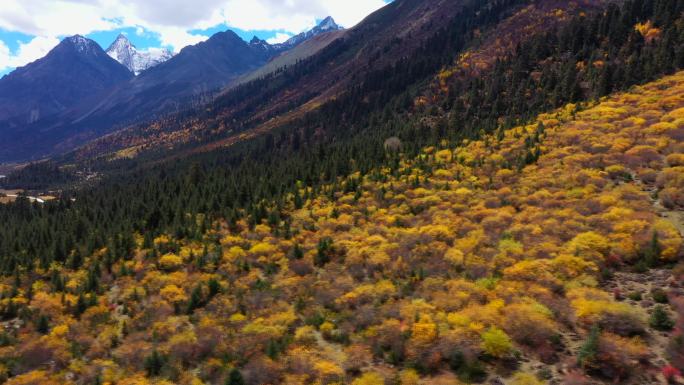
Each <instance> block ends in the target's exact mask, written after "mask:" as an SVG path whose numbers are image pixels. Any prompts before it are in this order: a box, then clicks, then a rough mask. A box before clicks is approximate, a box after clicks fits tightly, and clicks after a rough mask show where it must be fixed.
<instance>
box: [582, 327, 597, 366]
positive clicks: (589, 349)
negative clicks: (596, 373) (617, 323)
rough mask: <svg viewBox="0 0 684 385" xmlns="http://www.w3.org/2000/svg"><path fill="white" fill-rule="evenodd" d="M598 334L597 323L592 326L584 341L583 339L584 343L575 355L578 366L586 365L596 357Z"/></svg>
mask: <svg viewBox="0 0 684 385" xmlns="http://www.w3.org/2000/svg"><path fill="white" fill-rule="evenodd" d="M600 336H601V330H600V329H599V327H598V325H594V326H592V328H591V331H590V332H589V336H587V339H586V341H584V344H583V345H582V347H581V348H580V351H579V354H578V355H577V362H578V364H579V365H580V366H582V367H587V366H589V365H591V363H592V362H593V361H594V360H595V359H596V355H597V354H598V343H599V337H600Z"/></svg>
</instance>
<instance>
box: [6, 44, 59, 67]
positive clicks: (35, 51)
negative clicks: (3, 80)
mask: <svg viewBox="0 0 684 385" xmlns="http://www.w3.org/2000/svg"><path fill="white" fill-rule="evenodd" d="M0 43H1V44H0V70H5V69H7V68H15V67H21V66H23V65H26V64H28V63H30V62H32V61H35V60H37V59H40V58H41V57H43V56H45V55H47V53H48V52H50V50H51V49H53V48H54V47H55V46H57V44H59V39H57V38H54V37H41V36H38V37H34V38H33V39H32V40H31V41H29V42H28V43H20V44H19V48H18V49H17V50H16V52H14V53H10V51H9V48H8V47H7V45H5V43H3V42H2V41H0Z"/></svg>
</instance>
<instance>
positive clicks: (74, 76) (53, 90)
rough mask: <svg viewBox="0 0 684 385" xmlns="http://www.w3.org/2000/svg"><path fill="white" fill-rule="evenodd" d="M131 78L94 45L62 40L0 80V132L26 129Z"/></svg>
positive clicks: (86, 41) (79, 39)
mask: <svg viewBox="0 0 684 385" xmlns="http://www.w3.org/2000/svg"><path fill="white" fill-rule="evenodd" d="M131 78H133V74H131V73H130V72H129V71H128V70H126V68H124V67H122V66H121V65H120V64H119V63H117V62H116V61H115V60H113V59H112V58H110V57H109V56H108V55H107V54H106V53H105V52H104V51H103V50H102V48H100V46H99V45H97V43H95V42H94V41H92V40H90V39H86V38H84V37H82V36H73V37H70V38H67V39H64V40H63V41H62V42H61V43H60V44H59V45H58V46H57V47H55V48H54V49H52V50H51V51H50V53H48V54H47V56H45V57H44V58H42V59H40V60H37V61H35V62H33V63H31V64H29V65H27V66H25V67H22V68H18V69H17V70H15V71H14V72H12V73H10V74H9V75H6V76H4V77H3V78H2V79H0V130H1V131H2V133H3V134H4V133H7V132H11V131H13V130H15V129H21V128H23V127H27V126H29V125H30V124H33V123H35V122H38V121H40V120H41V119H44V118H46V117H48V116H51V115H54V114H56V113H60V112H63V111H65V110H66V109H68V108H69V107H71V106H73V105H75V104H76V103H78V102H80V101H82V100H83V99H85V98H89V97H92V96H94V95H96V94H97V93H99V92H102V91H104V90H106V89H109V88H111V87H113V86H115V85H117V84H120V83H122V82H125V81H127V80H130V79H131ZM2 136H3V137H5V136H4V135H2Z"/></svg>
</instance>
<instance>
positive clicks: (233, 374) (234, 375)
mask: <svg viewBox="0 0 684 385" xmlns="http://www.w3.org/2000/svg"><path fill="white" fill-rule="evenodd" d="M226 385H245V380H244V379H243V378H242V374H240V371H239V370H238V369H236V368H233V369H231V370H230V373H229V374H228V378H227V379H226Z"/></svg>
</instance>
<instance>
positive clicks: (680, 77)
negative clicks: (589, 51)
mask: <svg viewBox="0 0 684 385" xmlns="http://www.w3.org/2000/svg"><path fill="white" fill-rule="evenodd" d="M682 139H684V73H678V74H676V75H674V76H670V77H667V78H665V79H662V80H660V81H657V82H654V83H650V84H647V85H645V86H643V87H636V88H634V89H633V90H632V91H630V92H628V93H623V94H619V95H616V96H613V97H610V98H607V99H605V100H602V101H600V103H598V104H596V105H594V106H584V107H582V106H574V105H570V106H567V107H566V108H564V109H562V110H560V111H557V112H553V113H550V114H545V115H541V116H539V117H538V119H536V120H535V121H533V122H531V123H530V124H529V125H527V126H524V127H517V128H514V129H510V130H505V131H503V130H502V131H500V132H498V133H496V134H494V135H490V136H484V137H483V138H482V139H481V140H479V141H473V142H469V143H465V144H462V145H461V144H456V143H443V144H442V146H440V147H438V148H426V149H425V150H424V152H423V153H422V154H421V155H420V156H419V157H417V158H414V159H406V158H404V157H402V156H401V155H399V154H389V155H388V156H389V157H394V159H395V161H394V162H388V164H390V165H392V166H391V167H387V168H385V169H382V170H376V171H374V172H371V173H369V174H368V175H360V174H356V175H353V176H352V177H349V178H347V179H344V180H339V181H338V183H336V184H335V185H331V186H327V187H325V188H322V189H317V190H316V191H313V190H311V189H309V188H306V187H305V186H301V189H300V191H299V193H298V194H295V195H294V196H289V197H285V198H283V200H282V201H280V202H263V204H262V205H261V206H260V207H258V208H256V210H257V211H259V212H261V214H259V215H256V214H255V215H252V218H255V217H256V218H258V217H261V218H264V220H263V221H261V222H260V223H247V222H242V221H241V222H237V223H234V224H228V223H222V224H220V225H219V224H215V225H214V226H213V227H211V228H208V229H207V230H206V233H205V234H204V235H203V236H200V237H197V238H196V240H194V241H187V240H186V241H177V240H174V237H173V235H172V234H169V235H167V236H160V237H158V238H157V239H155V240H151V239H147V240H145V238H144V236H143V235H140V234H135V235H134V239H135V244H136V252H135V255H134V256H133V257H132V258H129V259H128V260H125V259H124V260H121V261H115V262H112V260H111V259H109V255H110V254H109V251H108V250H107V249H103V250H101V251H99V252H97V253H96V254H95V255H92V256H84V257H83V258H84V260H83V261H84V265H83V267H81V268H79V269H78V270H72V269H69V268H68V266H70V265H71V262H68V263H67V264H66V266H67V267H59V266H54V267H53V268H52V269H51V271H49V272H47V271H42V270H40V269H38V270H36V271H35V272H34V273H31V274H28V275H27V274H18V275H17V277H13V278H8V279H5V282H4V285H3V293H4V296H3V299H2V306H3V307H4V308H5V310H6V309H7V308H8V307H10V306H11V307H12V309H14V311H15V314H18V315H21V316H19V317H20V318H18V319H24V320H25V323H20V326H19V327H18V328H17V329H16V330H12V331H10V332H8V333H6V336H7V339H3V340H2V341H5V342H6V343H5V342H3V346H4V347H2V348H1V349H0V361H1V362H4V363H7V364H6V365H7V367H11V368H12V371H11V373H13V374H18V376H16V377H14V378H12V379H10V380H9V382H7V383H8V384H13V385H16V384H38V383H40V384H48V383H81V382H75V381H73V382H70V381H72V380H70V379H79V380H83V381H86V383H95V382H94V381H95V380H94V379H96V378H99V380H100V381H102V382H101V383H107V382H109V383H116V384H132V383H136V384H147V383H155V384H162V383H164V384H166V383H180V384H200V383H206V384H209V383H212V384H214V383H223V382H224V381H226V383H230V384H237V383H240V382H229V381H231V378H232V379H233V380H234V381H238V380H236V378H242V379H244V380H245V381H246V383H248V384H309V383H310V384H314V383H315V384H333V383H354V384H382V383H383V382H382V381H383V379H388V380H391V379H393V378H396V379H398V381H399V382H398V383H400V384H416V383H418V382H417V381H418V378H423V381H424V382H421V383H424V384H446V383H448V384H454V383H456V384H458V383H460V382H459V381H470V380H477V379H483V378H485V377H487V376H490V377H491V378H493V377H496V376H499V377H503V378H514V379H515V381H520V382H517V383H518V384H523V383H524V384H535V383H537V382H533V381H536V380H535V378H536V377H537V376H546V377H551V378H556V379H559V380H563V378H564V377H565V378H566V379H568V380H570V379H574V380H576V381H580V380H581V379H582V378H583V377H584V374H583V373H585V372H586V373H589V374H591V375H593V376H594V378H595V380H597V381H603V382H605V383H614V382H615V381H619V382H620V383H639V384H643V383H655V381H656V379H655V378H656V377H655V376H656V374H657V373H659V372H658V371H657V370H656V369H659V368H657V367H656V366H659V365H661V364H662V363H660V362H656V361H657V358H658V357H661V351H662V350H663V342H662V341H663V338H661V337H659V338H655V337H654V336H655V335H656V331H654V329H653V327H658V328H661V327H662V326H663V324H662V323H654V322H653V320H652V318H653V316H652V315H649V313H653V312H654V310H653V309H654V308H653V307H645V308H644V307H641V306H634V305H630V303H629V302H628V301H624V300H618V299H619V298H620V297H621V296H620V295H617V294H616V293H612V292H608V291H607V289H605V288H604V283H605V282H606V281H607V280H609V279H610V276H611V274H612V273H613V272H615V271H619V270H632V269H636V270H638V271H644V270H647V269H648V268H649V267H659V266H662V265H665V264H668V263H674V262H676V261H677V260H678V258H679V257H680V256H681V251H682V250H681V249H682V238H681V236H680V234H679V232H678V230H677V226H678V225H679V224H678V223H677V221H676V220H671V219H667V218H662V217H660V215H659V210H663V208H661V205H662V206H664V209H667V210H672V211H676V210H677V208H678V207H679V205H681V204H682V203H684V202H683V201H682V195H681V192H682V187H683V184H682V183H683V182H682V181H683V180H684V167H682V166H684V145H683V144H682ZM393 142H396V141H388V144H389V145H390V146H389V147H392V146H391V145H392V144H393ZM394 144H396V143H394ZM655 188H657V190H655ZM278 206H279V207H280V208H282V212H283V213H285V215H284V216H283V215H280V214H279V213H278V211H276V210H275V208H276V207H278ZM201 221H202V218H198V223H200V222H201ZM229 228H232V229H230V230H229ZM123 241H124V240H121V242H123ZM71 258H72V259H73V258H74V256H72V257H71ZM70 261H71V259H70ZM28 285H30V287H31V290H28V287H29V286H28ZM13 288H14V289H13ZM624 294H626V293H624ZM616 298H618V299H616ZM649 317H651V320H650V321H649ZM15 322H16V321H15ZM654 325H655V326H654ZM593 326H595V327H596V329H594V330H595V331H594V332H593V333H590V330H591V329H592V327H593ZM665 326H667V325H665ZM666 336H667V334H666ZM618 352H619V354H618ZM522 358H525V359H526V360H530V361H531V362H532V363H535V365H541V366H540V367H542V368H543V369H544V371H543V373H542V372H541V371H532V369H531V368H532V366H531V365H529V364H525V365H519V363H520V362H521V359H522ZM557 362H561V363H562V365H558V366H556V365H554V364H555V363H557ZM47 363H50V365H46V364H47ZM580 364H581V365H580ZM558 367H565V368H567V369H568V373H570V374H567V375H566V374H563V373H560V372H558V371H557V368H558ZM651 369H653V370H651ZM229 373H230V374H229ZM570 377H572V378H570ZM226 379H227V380H226ZM50 381H52V382H50ZM87 381H90V382H87ZM133 381H137V382H133ZM164 381H169V382H164ZM522 381H527V382H522ZM512 383H516V382H512ZM539 383H545V382H542V380H539ZM576 383H582V382H576Z"/></svg>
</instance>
